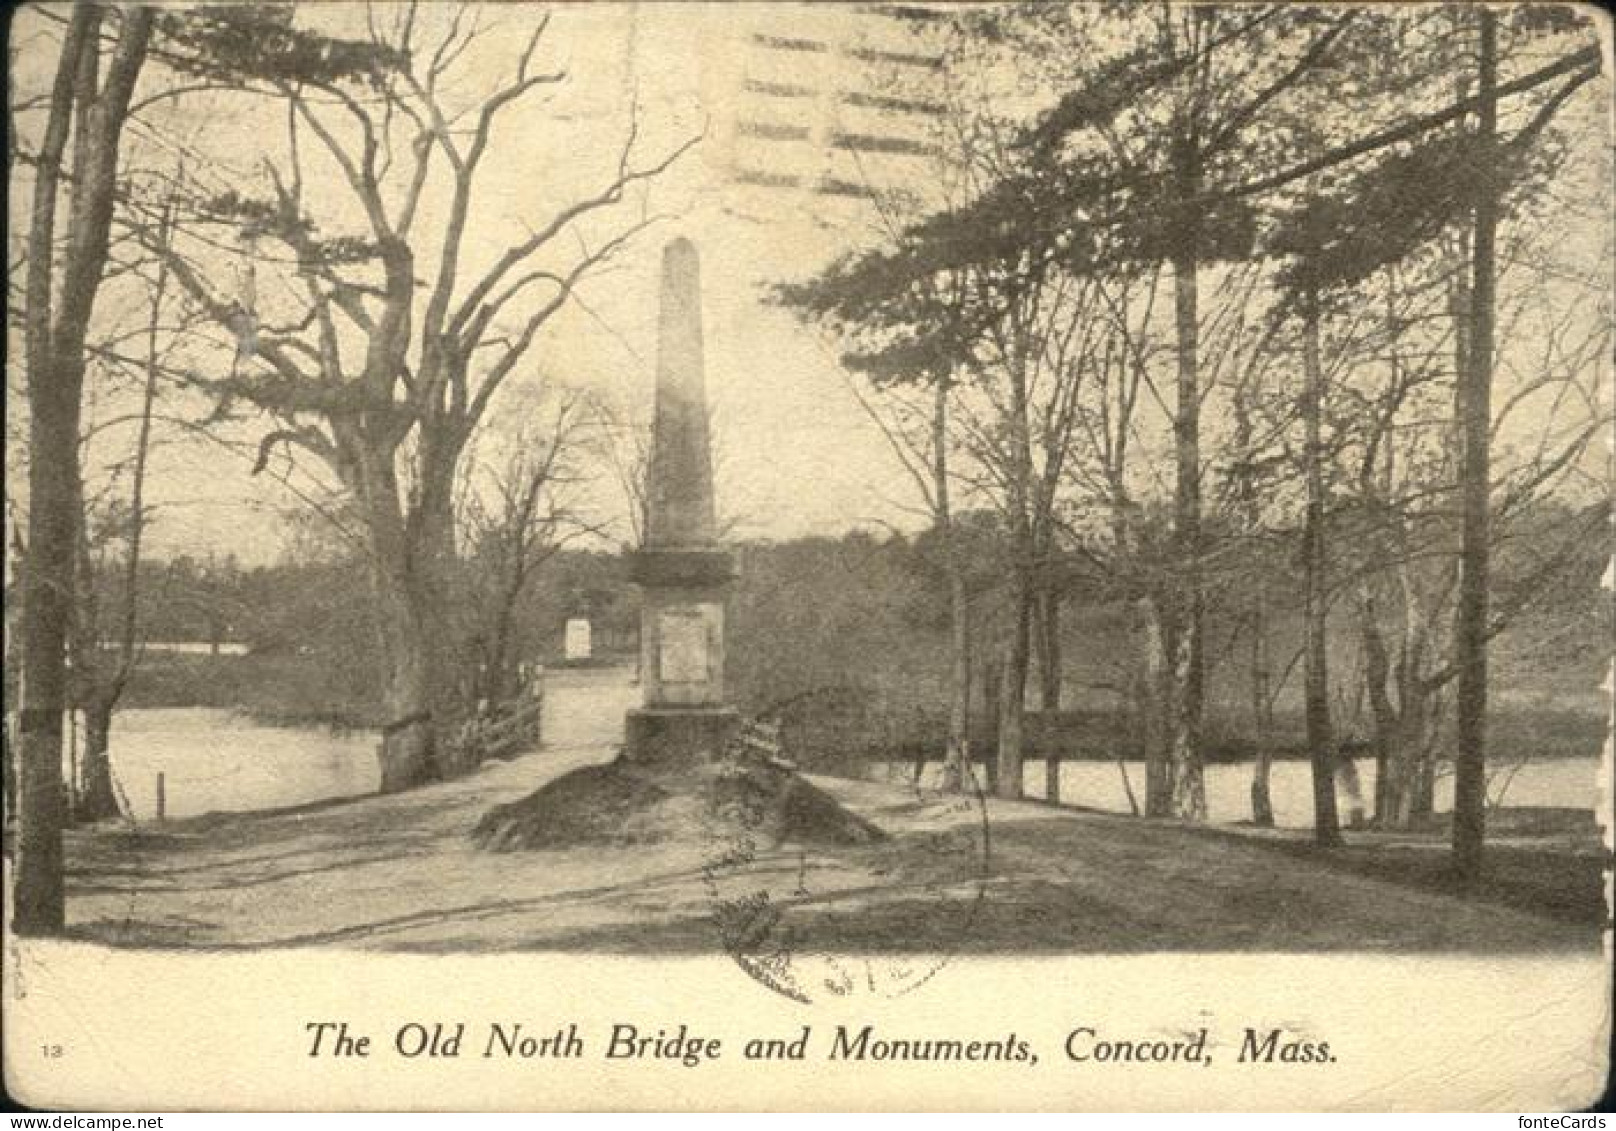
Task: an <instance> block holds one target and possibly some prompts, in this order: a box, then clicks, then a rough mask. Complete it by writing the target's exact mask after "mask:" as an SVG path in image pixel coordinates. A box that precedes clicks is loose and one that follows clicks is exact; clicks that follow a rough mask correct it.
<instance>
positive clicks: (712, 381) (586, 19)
mask: <svg viewBox="0 0 1616 1131" xmlns="http://www.w3.org/2000/svg"><path fill="white" fill-rule="evenodd" d="M636 9H637V10H636ZM435 14H437V15H439V16H441V15H442V14H443V13H442V11H441V10H440V11H439V12H438V13H435ZM750 15H751V16H752V17H754V19H755V20H756V22H758V23H760V24H761V25H763V26H767V25H768V22H769V20H770V19H771V18H772V19H773V20H774V21H775V23H776V25H777V24H778V20H779V16H778V13H775V12H765V11H764V10H762V9H756V10H754V11H753V12H751V13H750ZM843 15H845V13H843ZM742 16H743V13H738V12H736V11H720V10H717V9H712V8H695V9H692V8H685V7H678V6H673V5H645V6H643V7H639V6H631V5H590V6H586V7H583V8H575V9H570V10H561V11H559V12H558V13H557V14H556V15H555V18H554V22H553V23H552V25H551V27H550V28H549V30H548V31H547V33H546V36H545V39H544V41H543V49H542V50H541V51H540V53H539V56H538V58H539V65H540V66H541V67H543V68H545V69H550V68H558V69H559V68H565V69H566V70H567V72H568V75H569V78H568V81H567V83H566V84H565V85H564V86H561V87H558V88H557V89H556V91H555V92H554V94H553V95H550V96H549V97H545V98H538V97H535V98H532V99H530V100H524V101H523V102H521V103H518V104H516V105H514V106H513V107H512V108H511V110H510V111H508V113H507V115H506V116H505V117H503V118H502V119H501V120H500V127H499V129H498V130H497V131H496V134H495V137H494V141H493V144H492V146H491V149H490V157H489V158H488V160H487V162H486V165H485V175H484V176H483V177H482V179H481V180H480V181H479V187H478V190H477V195H476V198H475V205H474V209H473V218H472V223H471V229H470V232H469V234H468V237H467V241H466V245H467V248H468V255H467V272H466V275H467V277H471V275H473V274H474V273H475V270H476V268H477V266H479V265H481V264H483V263H486V262H488V261H489V260H490V259H491V258H492V257H493V256H494V255H497V254H498V253H499V252H501V251H503V250H504V248H505V246H507V245H508V243H509V242H510V241H511V240H512V239H514V238H516V237H517V236H518V235H519V234H520V233H522V232H524V231H526V230H529V229H530V228H531V227H532V226H536V225H537V224H539V223H540V222H541V221H542V220H543V219H544V218H546V217H547V216H548V215H549V213H550V212H552V211H553V210H554V209H555V208H557V207H558V206H559V205H560V204H562V203H565V202H566V201H568V200H570V199H572V198H573V197H575V196H576V195H577V194H579V193H580V192H582V191H592V190H593V189H595V188H597V187H598V186H599V185H600V184H602V183H604V181H603V178H604V177H605V176H606V175H607V173H608V172H609V169H610V165H611V163H613V162H615V160H616V158H617V154H618V150H619V147H620V145H621V143H622V139H623V138H624V137H625V136H626V131H627V126H628V120H629V114H628V111H629V107H630V106H631V105H633V106H637V107H638V108H639V116H640V126H639V130H640V132H639V135H638V137H637V139H636V148H635V153H636V156H637V159H639V160H642V161H649V160H655V159H657V158H660V157H661V156H663V155H664V154H666V153H667V152H669V151H670V150H671V148H673V147H676V146H678V145H680V144H682V143H683V142H685V141H686V140H688V139H690V138H693V137H696V136H698V135H700V136H701V140H700V141H699V142H697V144H696V145H695V147H694V148H693V149H691V150H690V151H689V152H688V153H686V154H685V155H684V156H683V157H682V158H681V159H680V160H679V161H678V162H677V163H676V164H675V165H674V166H673V168H672V169H670V171H669V172H668V173H666V174H664V175H662V176H660V177H658V178H657V179H656V181H655V182H654V183H652V184H651V185H650V187H649V190H648V191H647V192H645V193H644V194H643V195H642V196H640V197H639V198H638V199H635V200H633V201H631V202H629V203H628V205H626V206H625V207H624V208H623V209H620V210H619V211H618V213H617V215H616V216H614V217H613V218H612V220H611V221H610V222H609V223H595V222H591V223H589V224H585V225H582V226H581V228H580V231H581V232H582V233H583V236H584V238H585V239H586V240H589V241H591V242H595V243H598V241H599V240H600V239H603V238H605V237H606V236H607V235H608V234H609V233H610V232H611V231H613V230H614V228H613V225H614V224H620V223H622V222H624V221H625V220H626V219H631V218H633V217H635V216H638V215H641V214H659V215H662V216H663V218H662V219H660V220H658V221H657V222H656V223H655V224H654V225H653V226H652V227H651V228H649V229H648V230H646V231H645V232H644V233H642V234H641V235H640V236H638V237H636V239H635V241H634V243H633V244H632V245H630V247H629V248H628V250H627V251H625V252H624V253H623V254H621V255H620V256H619V257H617V259H616V260H614V262H613V263H612V264H611V265H610V266H609V267H608V268H606V269H604V270H603V271H602V273H601V274H600V275H599V276H598V277H596V278H594V279H592V280H590V281H589V282H588V283H587V284H586V285H585V286H584V287H583V288H581V290H580V293H579V301H578V302H576V303H574V304H572V305H571V306H570V307H569V308H568V309H566V310H565V311H564V312H563V313H561V314H560V315H558V316H557V317H555V318H554V319H553V320H552V322H551V323H550V324H549V325H548V327H547V329H546V331H545V332H544V333H543V335H542V336H541V338H540V340H539V342H538V344H537V345H536V346H535V347H534V348H533V350H532V351H531V353H530V354H529V357H528V359H527V361H525V362H524V364H523V365H522V366H521V367H520V368H519V369H518V371H517V373H516V374H515V375H514V376H513V378H512V382H511V384H510V385H508V386H507V388H506V389H505V390H503V391H502V393H501V394H500V397H499V398H498V399H496V400H495V402H494V404H493V408H492V410H491V413H492V417H493V419H492V425H493V426H494V427H496V428H506V427H509V428H513V429H514V428H516V427H519V426H520V423H521V421H520V419H518V417H519V414H520V413H521V412H523V411H524V409H526V408H527V407H528V406H531V405H532V404H533V401H534V396H533V392H534V389H535V388H536V387H537V386H538V384H539V383H540V382H541V381H542V382H543V383H545V385H546V386H547V387H549V388H551V389H557V388H561V387H569V388H583V389H589V390H593V391H594V392H596V393H597V394H601V395H604V396H606V397H607V398H608V399H610V400H611V401H612V402H613V403H614V404H615V405H616V407H617V411H618V412H619V414H620V418H621V419H623V420H629V421H636V422H644V421H647V420H648V419H649V413H650V397H651V391H652V382H653V376H654V359H655V327H656V295H657V282H658V270H659V264H660V259H661V249H662V247H663V246H664V245H665V244H666V243H667V242H668V241H669V240H671V239H673V238H675V237H679V236H684V237H687V238H690V239H691V240H692V241H693V242H694V243H695V244H696V246H697V248H698V250H699V253H700V256H701V266H702V279H703V294H702V301H703V308H704V309H703V313H704V331H705V339H706V342H705V344H706V360H707V387H708V393H709V399H710V411H711V414H712V418H713V435H714V447H715V452H714V460H715V479H716V490H717V494H718V506H719V510H720V513H721V515H722V516H723V517H724V518H726V519H727V520H728V524H729V528H730V529H731V530H732V531H733V532H734V533H735V534H737V535H739V536H744V537H753V538H789V537H793V536H796V535H800V534H807V533H823V534H839V533H841V532H842V531H844V530H846V529H847V528H849V527H850V526H860V525H863V526H877V527H884V526H887V525H897V526H900V527H902V526H907V527H911V528H912V527H913V526H914V525H915V521H916V520H915V519H914V517H913V515H912V513H911V512H912V508H913V503H914V500H913V499H910V498H906V497H905V490H906V481H905V480H903V479H902V477H901V471H900V470H899V468H898V466H897V465H896V464H895V463H894V462H893V459H892V456H891V453H890V449H889V447H888V445H887V442H886V441H885V440H884V439H883V438H882V436H881V434H880V432H879V430H877V429H876V428H875V427H874V426H873V425H872V424H871V423H870V421H869V420H868V418H867V417H866V416H865V414H864V412H863V410H862V409H861V408H860V407H859V403H858V401H857V399H856V398H855V397H854V396H853V394H852V392H851V391H850V389H849V387H848V384H847V378H846V376H845V375H844V373H843V371H842V370H841V368H840V366H839V365H838V364H837V362H836V347H835V345H834V343H831V342H829V341H827V340H826V339H825V338H824V336H823V335H822V333H820V332H816V331H811V330H808V329H805V328H803V327H801V326H800V325H799V324H798V323H797V322H796V321H795V320H794V319H793V317H792V316H791V315H790V314H788V313H787V312H785V311H782V310H780V309H778V308H776V307H774V306H772V305H771V304H769V303H768V302H767V300H766V294H765V292H766V288H767V287H768V286H770V285H771V284H773V283H776V282H782V281H787V280H793V279H800V278H803V277H806V276H807V275H809V274H811V273H812V272H813V271H814V270H816V269H817V268H819V267H821V266H823V265H824V264H826V263H827V262H829V261H830V259H831V258H833V257H834V256H835V255H837V254H839V253H840V252H842V251H845V250H847V249H848V248H851V247H853V246H857V245H858V244H859V243H860V242H862V241H866V240H868V239H869V238H870V236H871V235H872V234H873V233H874V232H876V231H877V230H878V228H877V225H878V223H879V218H878V217H877V216H876V215H875V214H874V213H873V210H871V209H870V207H869V206H868V205H867V204H864V203H860V202H855V201H851V200H828V199H826V198H824V197H819V196H817V195H816V194H812V193H807V192H784V191H780V190H774V189H748V188H746V187H744V186H737V185H736V184H735V183H734V181H733V178H732V176H731V162H730V157H731V156H732V154H731V152H730V151H729V150H728V148H727V146H728V145H729V144H730V142H731V140H732V139H730V138H729V137H728V136H727V135H728V134H729V133H731V132H732V130H733V123H734V121H735V120H736V118H737V116H741V117H745V116H746V115H747V113H748V112H747V111H746V110H745V109H736V107H738V106H739V105H740V103H739V99H738V97H737V96H738V94H739V93H740V90H741V88H742V86H743V84H744V82H745V81H746V79H747V78H748V77H749V76H751V75H753V74H755V73H758V72H759V71H761V70H762V68H760V67H758V66H757V65H756V63H755V62H753V63H752V64H750V69H748V64H747V63H746V62H745V61H744V60H743V59H742V58H741V56H742V55H744V53H745V52H744V49H745V46H746V44H747V43H748V36H749V35H750V32H748V31H746V30H745V29H746V28H747V27H749V26H752V25H750V24H747V23H745V22H744V21H743V20H742ZM311 18H313V19H321V20H323V21H324V22H325V23H326V24H327V25H328V26H329V27H330V28H332V29H333V30H336V29H340V28H343V27H344V26H346V27H347V28H348V29H349V30H350V31H354V32H357V31H359V30H360V28H359V27H356V26H355V25H353V24H351V23H346V24H345V22H344V19H343V14H342V13H340V12H335V11H332V12H316V13H315V14H314V15H313V16H312V17H311ZM496 18H497V19H499V20H502V21H504V23H505V24H506V25H508V26H504V27H499V28H491V29H490V33H489V34H488V35H487V37H486V39H484V40H482V41H479V42H478V43H477V44H475V45H474V46H473V48H472V49H469V50H468V52H467V54H466V56H465V57H464V58H463V60H462V64H463V65H462V67H461V70H462V72H464V74H465V75H467V76H469V77H467V78H466V79H465V80H464V86H463V88H462V92H463V93H464V94H465V95H467V96H470V95H472V94H474V93H475V92H476V91H477V89H478V88H479V87H482V86H486V85H487V84H488V82H489V80H490V78H491V77H492V76H495V75H505V74H508V73H509V69H510V67H511V66H512V65H513V63H514V54H513V52H514V51H515V50H516V49H517V48H519V47H520V45H521V44H522V43H523V42H524V41H525V37H526V33H527V30H528V28H529V27H530V26H531V24H532V18H531V12H530V11H523V10H520V9H516V10H512V9H506V10H505V11H504V12H501V13H498V14H497V15H496ZM738 45H739V46H738ZM776 77H778V76H776ZM820 77H821V78H823V77H824V76H820ZM262 117H263V115H262V113H261V111H259V112H251V113H247V112H243V111H242V110H241V109H240V100H239V99H229V98H225V99H217V100H210V101H208V102H206V103H205V104H204V105H201V106H198V107H197V111H196V113H195V115H194V118H193V122H194V125H195V127H196V131H197V132H196V134H195V135H193V136H192V138H191V142H192V144H193V145H194V146H195V147H196V148H197V149H202V148H204V147H206V148H207V149H208V150H209V151H210V152H212V153H218V152H221V151H222V152H226V153H229V154H230V155H231V159H232V160H233V161H234V163H236V164H237V165H238V166H239V167H244V168H251V164H252V156H250V154H253V151H254V149H256V148H258V147H261V149H262V151H263V153H267V154H269V155H272V156H277V157H278V156H280V155H282V154H281V151H280V147H279V146H278V144H277V143H276V142H275V141H273V140H271V137H272V135H266V133H265V132H263V131H261V129H260V127H261V124H262ZM168 128H169V129H172V126H169V127H168ZM243 142H245V144H243ZM305 144H306V145H310V144H311V143H309V142H308V141H307V139H305ZM311 147H312V146H311ZM310 164H311V165H312V164H313V162H312V161H311V162H310ZM858 172H860V173H861V174H863V175H871V170H870V169H868V168H865V169H861V170H859V171H858ZM325 175H326V176H328V177H332V178H334V171H333V170H331V169H329V168H328V169H326V170H325ZM877 175H878V174H877ZM329 183H330V188H329V195H328V197H327V200H328V201H329V202H332V203H335V202H338V201H344V202H345V201H346V198H347V194H346V192H345V190H343V189H342V188H341V187H339V185H338V184H337V183H336V182H335V180H334V179H333V180H332V181H331V182H329ZM322 203H325V202H322ZM442 205H443V201H442V199H440V198H434V196H433V194H432V193H431V191H430V190H429V192H428V195H427V197H426V200H425V202H424V203H423V206H422V212H423V215H422V220H421V221H420V222H418V225H417V227H418V230H421V231H430V230H431V222H432V219H433V217H434V215H441V213H442ZM316 210H317V211H318V212H322V213H323V215H324V216H325V217H330V216H333V215H335V216H340V215H342V211H343V210H342V209H341V208H336V207H331V208H324V209H322V208H321V206H320V205H318V204H317V205H316ZM349 215H350V216H351V218H352V221H353V223H354V230H356V231H358V230H362V228H361V226H360V222H359V220H358V218H357V215H354V214H352V213H350V214H349ZM563 250H564V251H565V252H566V253H567V254H570V251H571V249H570V248H566V249H563ZM565 259H566V254H563V255H561V257H560V258H559V259H557V260H556V262H558V263H559V262H564V261H565ZM259 289H260V291H261V292H267V291H268V289H269V288H268V287H267V286H266V285H265V284H264V283H262V282H260V288H259ZM248 431H250V430H248ZM245 434H246V433H245V432H244V433H243V435H245ZM109 440H110V438H109ZM111 446H113V445H111V444H109V450H110V447H111ZM151 484H152V491H151V493H152V496H153V499H154V502H155V504H156V506H157V507H158V508H159V514H160V521H159V522H158V523H157V524H156V525H155V527H154V529H153V532H152V536H151V545H152V547H153V552H154V553H156V554H158V555H164V554H172V553H176V552H186V553H191V554H193V555H205V554H207V553H210V552H211V553H217V554H221V555H222V554H227V553H228V554H234V555H235V556H236V557H237V558H238V559H239V560H241V561H243V562H254V561H262V560H265V559H268V558H273V557H274V556H275V555H276V554H278V553H279V552H280V551H281V548H282V546H283V545H284V542H285V539H284V537H283V524H282V523H281V522H280V521H279V520H278V518H277V517H276V515H277V512H278V511H279V510H280V509H282V508H284V507H286V506H289V505H290V506H296V501H295V500H294V499H289V498H288V496H287V495H286V492H285V491H284V490H282V489H281V488H279V487H278V486H276V485H275V484H274V483H273V482H272V481H270V480H269V478H268V477H267V476H261V477H258V478H256V479H255V478H254V477H252V476H251V475H249V474H248V464H247V461H246V460H245V459H243V458H241V457H240V456H238V455H234V454H230V453H226V452H223V451H220V450H218V449H217V448H216V447H215V446H212V445H208V444H205V443H195V442H192V443H188V444H184V445H182V446H177V447H171V448H167V449H164V450H160V451H159V452H158V455H157V457H156V458H155V459H154V466H153V471H152V480H151ZM584 494H585V497H586V499H587V503H586V505H587V506H588V507H589V508H590V509H592V510H593V512H594V513H595V515H596V517H598V518H606V519H608V520H610V519H612V518H614V517H615V514H616V512H619V511H621V510H622V508H623V506H624V499H623V496H622V493H621V490H620V489H619V487H618V486H617V485H616V484H615V483H614V482H612V481H611V479H610V477H609V476H603V478H602V481H601V483H600V484H599V486H598V487H597V488H595V489H593V490H590V489H585V491H584ZM613 529H614V531H615V530H622V529H623V528H622V527H621V525H620V524H619V525H618V526H615V527H614V528H613ZM624 534H625V536H626V530H625V531H624Z"/></svg>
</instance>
